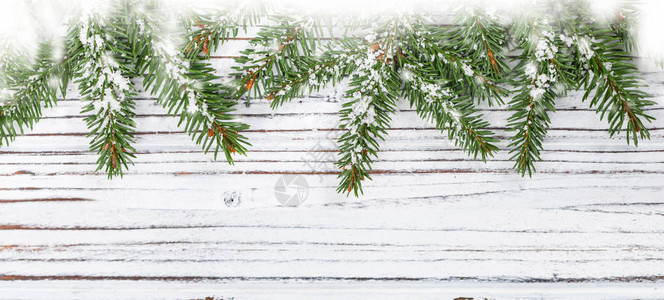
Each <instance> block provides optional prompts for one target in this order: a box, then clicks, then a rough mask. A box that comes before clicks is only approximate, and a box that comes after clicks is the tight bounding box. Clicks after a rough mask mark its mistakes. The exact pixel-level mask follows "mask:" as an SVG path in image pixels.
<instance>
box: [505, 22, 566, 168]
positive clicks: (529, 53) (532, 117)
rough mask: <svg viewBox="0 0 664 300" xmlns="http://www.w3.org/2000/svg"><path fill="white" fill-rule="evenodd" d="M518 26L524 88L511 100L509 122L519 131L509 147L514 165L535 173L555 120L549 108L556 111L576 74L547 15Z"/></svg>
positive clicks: (511, 127)
mask: <svg viewBox="0 0 664 300" xmlns="http://www.w3.org/2000/svg"><path fill="white" fill-rule="evenodd" d="M515 26H516V27H517V28H516V29H515V32H517V33H518V37H520V39H521V43H520V45H519V47H520V48H521V49H522V53H521V55H520V56H519V58H518V59H519V60H520V64H519V65H518V66H517V67H516V71H517V72H518V74H519V75H518V77H517V82H519V85H520V88H519V90H518V93H517V94H516V95H515V96H514V97H513V98H512V101H510V103H509V104H510V108H509V110H511V111H513V112H514V113H513V114H512V115H511V116H510V117H509V118H508V124H507V126H508V127H509V128H510V130H511V131H516V134H515V135H514V136H512V137H511V138H510V144H509V145H508V148H510V153H511V154H512V157H511V158H510V159H512V160H514V161H515V163H514V168H515V169H517V170H518V172H519V173H521V174H522V175H525V173H526V172H527V173H528V175H529V176H532V173H533V172H534V171H535V161H537V160H541V158H540V151H541V150H542V142H543V140H544V137H545V136H546V133H547V130H548V128H549V125H550V123H551V120H550V118H549V114H548V112H549V111H555V99H556V98H558V97H559V96H561V95H564V94H565V93H566V92H567V89H568V88H569V86H570V85H571V79H572V77H573V76H572V75H573V74H572V73H570V67H569V66H568V64H569V62H568V58H567V57H566V56H565V55H564V54H563V53H562V48H563V47H564V45H563V42H562V41H561V40H560V38H559V37H558V36H557V35H556V32H555V31H554V28H552V27H551V26H550V25H549V24H548V23H547V22H546V21H545V19H538V20H534V21H533V20H528V21H526V22H525V23H517V24H516V25H515Z"/></svg>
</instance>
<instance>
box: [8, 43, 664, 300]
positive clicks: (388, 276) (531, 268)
mask: <svg viewBox="0 0 664 300" xmlns="http://www.w3.org/2000/svg"><path fill="white" fill-rule="evenodd" d="M243 43H246V41H243V40H239V41H237V42H236V44H235V46H229V47H230V50H226V48H224V49H222V50H221V51H220V52H219V53H217V54H215V56H214V58H213V60H212V61H213V63H214V64H215V66H217V68H218V69H219V72H220V74H223V73H224V72H226V70H228V66H229V65H231V64H232V59H231V57H232V56H233V55H234V54H233V53H234V52H233V51H237V49H238V48H241V47H242V46H243ZM235 53H236V52H235ZM640 63H641V64H642V65H643V67H644V71H645V77H646V79H647V82H648V84H649V87H648V89H647V91H648V92H650V93H652V94H653V95H655V100H656V101H657V102H658V103H659V104H658V105H657V106H656V107H654V108H652V109H650V110H649V113H650V114H651V115H653V116H655V117H657V121H656V122H654V123H652V124H650V126H649V127H650V128H651V130H650V132H651V135H652V139H651V140H649V141H643V142H642V143H640V144H639V147H638V148H635V147H633V146H630V145H627V143H626V142H625V140H624V138H623V137H613V138H610V137H609V134H608V132H607V128H608V126H607V124H606V122H605V121H602V120H600V118H599V116H598V115H597V114H596V113H595V112H594V110H592V109H589V108H588V104H587V103H582V102H581V100H580V98H581V97H580V95H579V94H576V93H572V94H571V95H569V96H568V97H566V98H563V99H560V101H559V103H558V105H557V111H556V112H555V113H554V114H553V115H552V128H551V130H550V132H549V136H548V138H547V139H546V142H545V143H544V148H545V149H546V150H545V151H544V152H543V155H542V158H543V160H544V161H543V162H540V163H539V164H537V167H538V170H539V172H538V173H537V174H535V175H534V176H533V177H532V178H527V177H526V178H523V177H521V176H519V175H518V174H516V173H515V172H514V171H513V170H512V169H511V167H512V162H510V161H508V158H509V155H508V153H507V151H501V152H500V153H497V154H496V156H495V157H494V158H493V159H491V160H490V161H489V162H487V163H486V164H485V163H482V162H478V161H474V160H472V159H469V158H468V157H467V156H466V155H465V154H464V153H463V152H462V151H460V150H459V149H457V148H456V147H455V146H454V145H453V144H452V143H451V142H449V141H448V140H447V139H446V137H445V136H443V135H441V134H440V133H439V132H438V131H437V130H435V129H434V128H433V127H432V126H431V124H429V123H427V122H425V121H422V120H420V119H419V118H418V117H417V115H416V113H415V112H414V111H413V110H411V109H410V108H409V107H408V106H407V104H405V103H404V104H402V105H401V106H400V108H401V111H400V112H399V113H398V115H397V116H396V117H395V118H394V122H393V126H394V128H393V129H391V130H389V136H388V138H387V140H386V141H385V142H384V143H383V144H382V149H383V151H382V152H381V153H380V159H379V160H378V161H377V162H376V164H375V169H376V171H375V176H374V180H373V181H368V182H366V183H365V186H366V189H365V192H366V195H365V196H364V197H361V198H359V199H355V198H352V197H351V198H346V197H345V196H341V195H337V194H336V192H335V187H336V184H337V180H336V175H337V174H336V173H337V170H336V169H335V167H334V165H333V162H334V160H335V159H336V153H335V152H334V151H335V147H336V146H335V143H336V141H335V139H336V137H337V136H338V135H339V134H340V132H339V131H338V130H336V123H337V113H336V112H337V111H338V108H339V95H340V91H335V90H334V89H330V90H328V91H325V92H323V93H320V94H318V95H312V96H310V97H307V98H303V99H300V100H298V101H294V102H293V103H290V104H288V105H286V106H284V107H283V108H282V109H279V110H277V111H273V110H271V109H270V108H269V104H268V103H267V102H266V101H265V100H262V101H254V102H253V103H252V105H251V106H250V107H245V106H238V111H237V114H238V115H239V116H241V117H242V120H243V121H245V122H247V123H248V124H250V125H251V129H250V130H248V131H247V132H246V135H247V137H249V139H250V141H251V143H252V144H253V146H252V147H251V152H250V153H249V155H248V156H246V157H238V158H237V162H236V164H235V166H229V165H228V164H226V163H225V162H224V161H213V159H212V155H210V154H208V155H206V154H204V153H202V151H201V150H200V148H199V147H198V146H196V145H195V144H194V143H193V142H191V141H190V139H189V137H187V136H186V135H185V134H184V133H183V132H182V130H181V129H179V128H178V127H177V120H176V119H175V118H172V117H169V116H167V115H166V111H165V110H164V109H163V108H161V107H160V106H159V105H158V104H157V102H156V99H154V98H152V97H149V96H148V95H145V94H142V95H141V96H140V98H139V99H138V100H137V112H138V117H137V118H136V120H137V123H138V130H139V132H138V135H137V143H136V145H135V146H136V149H137V151H138V153H137V157H136V160H135V165H134V166H132V167H131V169H130V170H129V171H128V172H127V173H126V175H125V176H124V178H122V179H119V178H118V179H114V180H112V181H109V180H107V178H106V175H104V174H102V173H96V172H94V169H95V167H96V164H95V161H96V156H95V155H94V154H92V153H90V152H88V142H89V139H88V138H87V137H86V127H85V124H84V122H83V120H82V118H83V117H82V116H81V115H80V114H79V111H80V109H81V102H80V101H79V100H78V99H77V95H76V92H75V91H73V89H72V93H70V96H69V98H68V99H64V100H62V101H60V102H59V104H58V106H57V107H56V108H52V109H45V111H44V113H45V118H44V119H43V120H42V121H41V122H40V123H38V124H37V125H36V126H35V128H34V130H31V131H29V132H27V133H26V134H25V135H24V136H21V137H19V138H17V140H16V141H15V142H14V143H13V144H12V145H11V146H9V147H6V148H2V149H0V298H24V297H25V298H42V297H43V296H44V295H49V297H52V298H64V299H66V298H100V297H101V298H103V297H121V296H127V297H136V298H142V299H144V298H164V297H179V298H203V297H205V296H206V295H217V296H224V297H236V298H237V299H243V298H271V297H277V298H280V297H281V296H284V297H285V296H288V298H310V297H311V296H312V295H314V294H318V293H321V295H318V296H321V297H322V296H328V297H345V298H348V297H368V296H375V297H380V298H385V297H388V296H393V297H396V298H399V299H403V298H407V296H412V297H417V296H427V295H428V296H439V297H442V298H450V297H458V296H469V295H472V296H476V297H511V296H515V295H520V296H525V297H543V296H547V295H548V296H551V297H554V298H556V297H558V298H568V297H592V296H593V295H594V293H595V292H597V291H600V292H606V293H609V294H608V295H610V297H609V298H611V297H615V298H622V297H633V296H634V297H638V296H641V297H643V298H660V297H664V291H662V289H661V288H662V286H664V72H662V71H660V70H659V69H657V68H655V67H654V66H651V65H649V64H648V62H646V61H644V60H640ZM483 112H484V114H485V115H486V117H487V119H488V120H489V121H490V122H491V123H492V124H493V125H492V126H493V127H492V129H493V130H494V131H495V132H496V133H497V134H498V135H499V136H500V137H503V138H505V137H508V136H509V135H510V133H509V132H506V130H505V129H506V128H505V119H506V116H507V115H508V112H507V111H506V108H505V107H498V108H496V107H493V108H489V107H485V109H484V110H483ZM500 146H501V148H502V149H503V150H504V148H505V146H506V143H504V142H503V143H501V144H500ZM284 174H295V175H301V176H303V178H304V179H305V180H306V182H307V184H308V186H309V188H308V189H307V191H306V192H307V198H306V201H305V202H304V203H303V204H302V205H301V206H300V207H297V208H290V207H282V206H281V205H280V202H279V201H277V199H276V198H275V191H274V187H275V184H276V183H277V181H278V180H279V178H280V177H281V176H283V175H284ZM233 192H235V195H236V196H238V195H239V197H240V199H239V203H237V205H236V206H234V207H229V206H228V205H226V204H225V201H224V199H225V198H227V197H229V195H231V194H232V193H233ZM116 292H117V294H114V293H116Z"/></svg>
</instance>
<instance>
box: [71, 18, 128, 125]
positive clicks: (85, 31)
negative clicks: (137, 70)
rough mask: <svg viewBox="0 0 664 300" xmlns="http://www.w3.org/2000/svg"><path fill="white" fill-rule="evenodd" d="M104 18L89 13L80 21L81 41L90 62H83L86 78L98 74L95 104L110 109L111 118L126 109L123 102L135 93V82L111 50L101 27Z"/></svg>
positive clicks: (99, 107)
mask: <svg viewBox="0 0 664 300" xmlns="http://www.w3.org/2000/svg"><path fill="white" fill-rule="evenodd" d="M102 25H103V24H101V20H100V19H98V18H96V17H95V16H94V15H92V13H90V12H86V13H84V14H83V16H82V18H81V20H80V26H79V36H78V37H79V40H80V42H81V44H82V45H83V49H84V51H85V52H84V55H85V57H86V58H88V61H87V62H86V63H85V64H84V65H83V68H82V70H83V77H86V78H88V79H91V77H93V76H98V78H96V79H95V80H91V82H94V83H95V84H94V86H92V89H93V91H92V93H91V95H93V96H94V97H97V99H93V103H92V104H93V105H94V107H95V111H96V112H97V113H101V112H103V111H107V117H108V118H110V117H111V115H112V114H114V113H116V112H118V111H120V110H121V109H122V105H121V102H122V101H124V100H125V97H126V95H128V94H130V93H131V90H132V84H131V82H130V81H129V79H127V78H126V77H124V76H123V75H122V73H121V72H120V70H119V65H118V63H117V61H115V59H114V58H113V57H112V55H110V54H108V53H107V49H108V47H107V45H106V43H107V41H106V37H105V36H102V34H101V32H99V30H97V29H96V28H97V26H102Z"/></svg>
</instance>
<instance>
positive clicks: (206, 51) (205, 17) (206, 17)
mask: <svg viewBox="0 0 664 300" xmlns="http://www.w3.org/2000/svg"><path fill="white" fill-rule="evenodd" d="M265 13H266V7H264V6H262V5H259V6H246V5H242V4H234V5H232V6H228V7H225V8H224V9H220V10H218V11H216V12H209V13H206V14H195V15H193V16H191V18H189V19H188V20H187V22H186V23H185V28H188V29H189V32H188V35H189V41H188V42H187V44H186V45H185V47H184V52H185V54H186V57H187V58H189V59H196V57H197V56H199V55H201V54H203V56H204V57H207V58H210V55H211V54H212V52H215V51H217V49H218V48H219V46H220V45H221V44H223V43H225V42H226V41H228V40H231V39H234V38H236V37H237V35H238V33H239V32H240V29H242V30H243V31H244V32H246V31H247V27H248V26H251V25H255V24H257V23H258V21H259V20H260V19H261V17H262V16H263V15H264V14H265Z"/></svg>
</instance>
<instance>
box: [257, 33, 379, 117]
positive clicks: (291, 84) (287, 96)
mask: <svg viewBox="0 0 664 300" xmlns="http://www.w3.org/2000/svg"><path fill="white" fill-rule="evenodd" d="M336 43H340V44H343V45H344V48H341V47H336V48H339V49H332V48H330V49H328V51H325V52H324V53H323V54H321V55H320V56H314V57H310V58H307V57H303V58H302V59H301V62H302V66H301V67H300V68H301V70H294V71H296V72H287V73H285V74H283V76H279V77H275V78H274V83H273V86H272V87H268V88H267V92H268V93H269V95H268V96H267V100H268V101H272V103H271V106H272V108H278V107H279V106H281V105H283V104H284V103H286V102H289V101H291V100H293V99H295V98H297V97H301V96H303V95H304V93H305V91H306V92H307V93H309V94H311V93H312V92H314V91H316V92H318V91H320V89H321V87H325V86H327V85H328V84H332V85H336V84H337V83H339V82H341V80H343V79H344V78H346V77H348V76H350V75H351V74H352V73H353V71H354V70H355V65H354V64H353V63H352V62H349V60H350V58H351V57H354V56H356V55H358V54H359V52H363V51H366V50H365V47H362V46H359V45H358V44H357V43H348V42H341V41H336V42H335V45H338V44H336ZM343 49H351V50H343Z"/></svg>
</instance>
